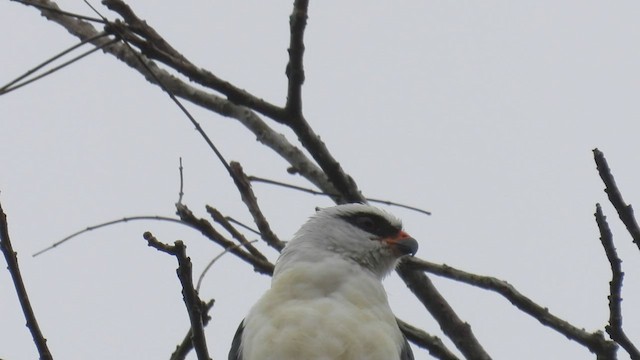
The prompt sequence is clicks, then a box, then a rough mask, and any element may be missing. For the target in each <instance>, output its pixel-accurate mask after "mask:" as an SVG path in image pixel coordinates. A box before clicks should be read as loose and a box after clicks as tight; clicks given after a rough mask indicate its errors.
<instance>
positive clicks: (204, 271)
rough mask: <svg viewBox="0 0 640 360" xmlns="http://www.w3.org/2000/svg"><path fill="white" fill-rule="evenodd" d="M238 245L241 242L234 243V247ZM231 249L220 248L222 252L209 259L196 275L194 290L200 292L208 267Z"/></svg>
mask: <svg viewBox="0 0 640 360" xmlns="http://www.w3.org/2000/svg"><path fill="white" fill-rule="evenodd" d="M257 241H258V240H253V241H251V242H252V243H254V242H257ZM240 246H242V244H236V245H235V247H240ZM231 249H232V248H227V249H224V250H222V252H221V253H220V254H218V255H216V256H215V257H214V258H213V259H211V261H209V263H208V264H207V266H205V267H204V270H202V273H200V276H198V283H197V284H196V290H197V291H198V292H200V286H201V285H202V280H204V277H205V275H207V272H209V269H211V267H212V266H213V264H215V263H216V261H218V260H219V259H220V258H221V257H223V256H224V255H225V254H226V253H228V252H229V250H231Z"/></svg>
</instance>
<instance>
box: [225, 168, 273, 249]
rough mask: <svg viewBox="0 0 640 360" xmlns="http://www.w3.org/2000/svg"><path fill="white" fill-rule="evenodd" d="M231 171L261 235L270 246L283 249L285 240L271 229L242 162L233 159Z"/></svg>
mask: <svg viewBox="0 0 640 360" xmlns="http://www.w3.org/2000/svg"><path fill="white" fill-rule="evenodd" d="M231 171H232V172H233V180H234V181H235V184H236V187H237V188H238V191H239V192H240V196H241V197H242V201H243V202H244V203H245V205H246V206H247V209H249V212H250V213H251V216H252V217H253V222H254V223H255V224H256V226H257V227H258V230H260V236H261V237H262V239H264V241H265V242H266V243H267V244H268V245H269V246H271V247H273V248H274V249H276V250H278V251H280V250H282V249H283V248H284V242H282V241H281V240H280V239H279V238H278V236H277V235H276V234H275V233H274V232H273V231H272V230H271V225H269V222H268V221H267V218H266V217H265V216H264V214H262V210H260V206H259V205H258V199H257V198H256V195H255V194H254V193H253V189H252V188H251V182H250V181H249V178H247V175H246V174H245V173H244V171H243V170H242V166H241V165H240V163H237V162H235V161H232V162H231Z"/></svg>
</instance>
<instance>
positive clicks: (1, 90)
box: [0, 32, 109, 95]
mask: <svg viewBox="0 0 640 360" xmlns="http://www.w3.org/2000/svg"><path fill="white" fill-rule="evenodd" d="M105 36H109V34H107V33H105V32H102V33H100V34H98V35H96V36H94V37H91V38H88V39H85V40H82V41H80V42H79V43H77V44H75V45H73V46H71V47H69V48H67V49H65V50H63V51H61V52H59V53H58V54H56V55H54V56H52V57H50V58H49V59H47V60H45V61H43V62H42V63H40V64H38V65H36V66H35V67H34V68H32V69H30V70H28V71H27V72H25V73H24V74H22V75H20V76H18V77H17V78H15V79H13V80H12V81H10V82H9V83H7V84H5V85H4V86H3V87H1V88H0V95H4V94H6V93H8V92H10V91H13V90H15V89H17V88H20V87H22V86H24V85H27V84H29V83H31V82H33V81H35V80H37V79H40V78H42V77H44V76H46V75H48V74H51V73H53V72H55V71H56V70H59V69H60V68H62V67H64V66H66V65H69V64H71V63H73V62H75V61H76V60H79V59H80V58H81V57H84V56H86V55H89V53H85V54H82V55H81V57H76V58H74V59H73V61H67V62H66V63H64V64H63V65H61V66H58V67H56V68H54V69H52V70H49V71H47V72H46V73H45V74H42V75H39V76H37V77H35V78H33V79H31V80H28V81H25V82H22V83H20V84H18V85H15V84H16V83H18V82H19V81H20V80H22V79H25V78H26V77H28V76H29V75H31V74H33V73H35V72H36V71H38V70H40V69H42V68H44V67H45V66H47V65H49V64H51V63H52V62H54V61H56V60H58V59H60V58H61V57H63V56H65V55H67V54H69V53H70V52H72V51H73V50H75V49H77V48H79V47H81V46H82V45H84V44H86V43H88V42H90V41H93V40H97V39H99V38H101V37H105ZM95 50H96V49H93V50H92V51H91V52H93V51H95ZM14 85H15V86H14Z"/></svg>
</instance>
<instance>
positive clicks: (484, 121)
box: [0, 0, 640, 360]
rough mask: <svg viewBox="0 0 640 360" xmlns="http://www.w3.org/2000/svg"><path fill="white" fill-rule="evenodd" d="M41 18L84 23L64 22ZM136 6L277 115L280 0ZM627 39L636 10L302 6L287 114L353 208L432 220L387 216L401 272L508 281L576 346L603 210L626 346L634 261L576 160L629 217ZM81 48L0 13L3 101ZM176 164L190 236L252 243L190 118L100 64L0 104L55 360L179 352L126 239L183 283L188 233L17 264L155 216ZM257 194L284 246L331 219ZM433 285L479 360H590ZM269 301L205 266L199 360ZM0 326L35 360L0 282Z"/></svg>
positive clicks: (167, 304) (396, 300)
mask: <svg viewBox="0 0 640 360" xmlns="http://www.w3.org/2000/svg"><path fill="white" fill-rule="evenodd" d="M60 4H61V6H63V7H64V8H67V9H71V10H73V11H76V12H81V13H83V14H87V15H93V14H92V13H91V11H90V10H89V9H88V8H87V7H86V6H85V5H84V4H83V3H82V1H79V0H77V1H75V0H74V1H65V2H60ZM94 5H99V2H98V1H96V2H95V3H94ZM131 5H132V7H133V8H134V10H136V11H137V13H138V14H139V15H140V16H141V17H142V18H144V19H146V20H147V21H148V22H149V24H151V25H152V26H154V27H155V28H156V30H158V31H159V32H160V33H161V34H163V35H164V36H165V37H166V38H167V39H168V40H169V41H170V42H172V44H173V45H174V47H176V48H177V49H178V50H179V51H181V52H182V53H183V54H185V55H186V56H187V57H189V58H190V59H192V60H193V61H194V62H195V63H196V64H198V65H199V66H202V67H204V68H207V69H210V70H211V71H213V72H214V73H215V74H217V75H218V76H220V77H222V78H224V79H226V80H228V81H231V82H233V83H234V84H236V85H237V86H239V87H242V88H245V89H247V90H248V91H250V92H252V93H253V94H255V95H257V96H260V97H263V98H265V99H267V100H269V101H272V102H274V103H276V104H282V103H283V102H284V99H285V94H286V77H285V75H284V70H285V64H286V60H287V53H286V49H287V46H288V16H289V13H290V11H291V1H268V2H267V1H258V0H254V1H181V2H161V3H158V2H152V1H136V2H133V1H132V2H131ZM101 9H102V10H101V11H103V13H104V15H106V16H108V17H109V18H114V15H113V14H111V13H109V12H108V11H107V10H106V9H104V8H101ZM638 19H640V3H638V2H637V1H616V2H603V1H528V2H524V1H405V2H392V1H386V2H383V1H376V2H373V1H349V2H346V1H326V0H325V1H312V2H311V5H310V14H309V23H308V27H307V32H306V48H307V51H306V53H305V67H306V79H307V80H306V83H305V86H304V88H303V96H304V112H305V115H306V117H307V119H308V121H309V122H310V123H311V124H312V125H313V126H314V128H315V129H316V130H317V132H318V133H319V134H320V135H321V136H322V139H323V140H324V141H325V142H326V144H327V145H328V147H329V148H330V149H331V151H332V152H333V154H334V155H335V156H336V157H337V158H338V159H339V160H340V162H341V164H342V165H343V167H344V168H345V170H346V171H347V172H348V173H350V174H351V175H352V176H353V177H354V178H355V179H356V181H357V182H358V184H359V186H360V188H361V189H362V190H363V192H364V193H365V195H367V196H370V197H376V198H384V199H389V200H393V201H397V202H402V203H406V204H410V205H413V206H417V207H421V208H424V209H427V210H430V211H432V212H433V216H431V217H427V216H425V215H421V214H418V213H415V212H411V211H407V210H403V209H398V208H390V209H389V210H391V211H392V212H394V213H395V214H396V215H398V216H399V217H401V218H403V219H404V224H405V228H406V230H407V231H408V232H409V233H410V234H412V235H413V236H414V237H415V238H416V239H418V240H419V242H420V250H419V252H418V256H419V257H421V258H424V259H427V260H429V261H434V262H439V263H446V264H448V265H451V266H454V267H458V268H461V269H464V270H467V271H472V272H476V273H479V274H484V275H492V276H497V277H500V278H502V279H505V280H507V281H509V282H510V283H511V284H513V285H514V286H515V287H516V288H518V289H519V290H521V291H522V292H524V293H525V294H526V295H528V296H529V297H530V298H532V299H533V300H534V301H536V302H538V303H539V304H541V305H543V306H546V307H548V308H549V310H550V311H551V312H552V313H554V314H556V315H558V316H560V317H561V318H563V319H566V320H568V321H570V322H571V323H573V324H574V325H576V326H578V327H581V328H582V327H583V328H585V329H587V330H590V331H593V330H595V329H603V327H604V324H605V323H606V321H607V319H608V310H607V294H608V281H609V280H610V270H609V266H608V263H607V260H606V257H605V255H604V252H603V251H602V249H601V245H600V243H599V240H598V231H597V227H596V225H595V221H594V217H593V213H594V211H595V203H596V202H600V203H602V204H603V209H604V211H605V214H606V215H608V219H609V221H610V224H611V226H612V229H613V232H614V236H615V241H616V245H617V248H618V251H619V254H620V255H621V257H622V259H623V261H624V262H623V269H624V271H625V273H626V277H625V287H624V289H623V297H624V300H625V301H624V302H623V306H624V308H623V309H624V321H625V323H624V325H625V329H626V331H627V334H628V335H629V337H630V338H631V339H636V343H637V339H640V308H639V307H638V306H637V304H639V303H640V285H639V284H640V253H639V252H638V249H637V248H636V247H635V245H633V244H632V243H631V239H630V236H629V235H628V234H627V233H626V232H625V230H624V228H623V227H622V226H621V225H620V222H619V220H618V219H617V216H616V215H615V211H614V210H613V208H612V207H611V206H610V205H609V203H608V202H607V199H606V196H605V194H604V193H603V191H602V189H603V185H602V183H601V182H600V179H599V178H598V175H597V173H596V171H595V166H594V163H593V160H592V153H591V150H592V149H593V148H595V147H598V148H600V149H601V150H602V151H604V153H605V155H606V157H607V159H608V160H609V164H610V166H611V167H612V170H613V172H614V175H615V176H616V180H617V181H618V184H619V186H620V187H621V190H622V191H623V195H624V197H625V199H626V200H627V201H628V202H630V203H632V204H635V205H637V206H639V207H640V169H639V167H638V165H639V163H638V154H639V153H640V142H639V141H638V132H639V130H640V126H639V125H638V120H639V119H640V101H638V94H640V70H639V64H640V47H639V46H638V45H637V44H638V39H639V37H640V23H639V22H638ZM76 42H77V40H76V39H75V38H73V37H71V36H70V35H69V34H68V33H67V32H66V31H65V30H63V29H62V28H60V27H59V26H58V25H56V24H54V23H51V22H47V21H46V20H45V19H44V18H42V17H41V16H40V15H39V14H38V12H37V11H36V10H34V9H32V8H27V7H25V6H23V5H21V4H18V3H12V2H9V1H3V2H0V44H1V45H2V48H3V52H2V53H3V54H2V66H0V83H6V82H8V81H9V80H11V79H13V78H14V77H16V76H18V75H20V74H22V73H23V72H25V71H26V70H28V69H30V68H31V67H33V66H34V65H36V64H38V63H39V62H41V61H43V60H45V59H46V58H48V57H50V56H52V55H54V54H55V53H57V52H59V51H61V50H63V49H65V48H66V47H69V46H70V45H72V44H74V43H76ZM188 108H189V109H190V110H191V111H192V112H193V114H194V115H195V116H196V118H197V119H198V121H200V123H201V124H202V125H203V127H204V128H205V130H206V131H207V132H208V134H209V135H210V136H211V138H212V139H213V141H214V142H215V143H216V145H218V146H219V148H220V149H221V150H222V152H223V153H224V155H225V156H226V157H227V158H228V159H231V160H237V161H240V162H241V163H242V164H243V166H244V168H245V171H246V172H247V173H249V174H252V175H257V176H262V177H267V178H271V179H276V180H281V181H287V182H291V183H296V184H300V185H305V186H308V184H306V183H305V182H304V181H302V180H301V179H299V178H297V177H295V176H291V175H288V174H287V173H286V171H285V170H286V168H287V164H286V163H285V162H284V161H282V160H280V159H279V158H278V157H277V156H276V155H274V154H273V153H271V152H270V151H269V150H267V149H265V148H263V147H261V146H260V145H259V144H258V143H257V142H255V138H254V136H253V135H251V134H250V133H249V132H248V131H246V130H245V129H244V128H243V127H242V126H241V125H240V124H238V123H236V122H235V121H234V120H232V119H227V118H223V117H221V116H218V115H215V114H212V113H209V112H206V111H203V110H201V109H199V108H197V107H195V106H192V105H189V106H188ZM277 128H278V130H279V131H282V132H284V133H285V134H287V135H291V134H290V132H288V131H286V129H283V128H279V127H277ZM294 139H295V137H291V140H292V141H293V140H294ZM179 157H182V158H183V162H184V167H185V170H184V176H185V183H184V185H185V188H184V191H185V198H184V201H185V203H186V204H187V205H188V206H189V207H190V208H191V209H192V210H193V211H194V212H195V213H196V214H197V215H199V216H202V217H206V211H205V209H204V205H205V204H210V205H211V206H214V207H216V208H218V209H219V210H220V211H222V212H223V213H225V214H227V215H230V216H233V217H235V218H238V219H241V220H243V221H247V222H250V216H249V215H248V213H247V211H246V210H245V209H244V207H243V205H242V203H241V201H240V199H239V195H237V193H236V192H235V188H234V186H233V183H232V181H231V180H230V179H229V177H228V176H227V175H226V173H225V170H224V168H223V167H222V166H221V165H220V163H219V162H217V161H216V160H215V158H214V156H213V154H212V153H211V152H210V150H208V148H207V147H206V144H205V143H204V142H203V141H202V139H201V138H200V137H199V136H198V134H197V133H196V132H195V131H194V130H193V127H192V126H191V125H190V124H189V122H188V120H187V119H186V118H185V117H184V116H183V115H182V114H181V113H180V111H179V110H178V109H177V108H176V106H175V105H174V104H172V102H171V101H170V100H169V99H168V98H167V96H166V95H165V94H163V93H162V91H160V90H159V89H158V88H156V87H154V86H151V85H150V84H148V83H147V82H146V81H145V80H144V79H143V78H142V77H141V76H140V75H139V74H137V73H134V72H132V71H131V70H130V69H129V68H127V67H126V66H124V65H123V64H121V63H119V62H118V61H116V60H115V59H114V58H112V57H110V56H106V55H103V54H101V53H96V54H94V55H92V56H91V57H89V58H87V59H84V60H82V61H81V62H79V63H77V64H74V65H73V66H71V67H69V68H66V69H64V70H62V71H60V72H59V73H56V74H54V75H53V76H50V77H48V78H46V79H44V80H41V81H38V82H36V83H34V84H32V85H30V86H27V87H25V88H23V89H20V90H18V91H15V92H13V93H10V94H7V95H5V96H2V97H0V169H1V171H0V192H1V193H0V198H1V201H2V204H3V207H4V209H5V211H6V212H7V213H8V215H9V226H10V231H11V236H12V240H13V244H14V248H15V249H16V251H18V255H19V260H20V264H21V267H22V272H23V276H24V278H25V282H26V285H27V289H28V290H29V292H30V296H31V300H32V302H33V305H34V308H35V311H36V314H37V316H38V319H39V321H40V325H41V327H42V329H43V332H44V333H45V335H46V337H47V338H48V340H49V341H48V344H49V346H50V348H51V350H52V352H53V354H54V357H56V358H57V359H162V358H168V356H169V354H170V353H171V352H172V351H173V349H174V347H175V346H176V344H177V343H178V342H179V341H180V340H181V339H182V337H183V336H184V334H185V332H186V331H187V329H188V326H189V325H188V317H187V314H186V311H185V309H184V306H183V303H182V298H181V295H180V286H179V283H178V280H177V278H176V276H175V267H176V262H175V259H173V258H171V257H169V256H167V255H166V254H162V253H159V252H157V251H155V250H153V249H151V248H148V247H147V245H146V242H145V241H144V240H143V239H142V233H143V232H144V231H146V230H149V231H152V232H153V233H154V234H155V235H156V237H157V238H158V239H160V240H162V241H164V242H172V241H174V240H176V239H182V240H184V241H185V242H186V244H187V246H188V249H187V250H188V252H189V254H190V255H191V257H192V260H193V262H194V269H195V271H196V273H199V272H200V271H201V270H202V269H203V268H204V266H205V265H206V263H207V262H208V261H209V260H210V259H211V258H213V257H214V256H216V255H217V254H218V253H220V251H221V249H220V248H219V247H217V246H216V245H212V244H211V243H210V242H208V241H207V240H205V239H204V238H203V237H202V236H201V235H200V234H199V233H197V232H194V231H193V230H191V229H189V228H185V227H181V226H179V225H173V224H167V223H160V222H135V223H127V224H120V225H116V226H112V227H109V228H106V229H101V230H97V231H94V232H90V233H88V234H85V235H83V236H81V237H79V238H76V239H74V240H72V241H71V242H69V243H67V244H65V245H64V246H62V247H60V248H58V249H56V250H54V251H52V252H49V253H46V254H44V255H42V256H40V257H36V258H32V257H31V254H32V253H34V252H36V251H38V250H40V249H42V248H44V247H46V246H48V245H50V244H51V243H53V242H55V241H57V240H60V239H61V238H63V237H65V236H66V235H69V234H70V233H73V232H75V231H77V230H80V229H83V228H85V227H87V226H90V225H95V224H97V223H100V222H104V221H107V220H113V219H117V218H122V217H124V216H134V215H164V216H172V215H173V213H174V203H175V202H176V200H177V195H178V190H179V178H178V158H179ZM254 190H255V191H256V193H257V195H258V197H259V201H260V204H261V206H262V208H263V210H264V212H265V214H266V215H267V216H268V218H269V219H270V220H271V224H272V226H273V228H274V229H275V230H276V231H277V233H278V234H279V235H280V236H281V237H282V238H283V239H288V238H290V236H291V235H292V234H293V233H294V232H295V230H297V228H298V227H299V226H300V224H301V223H302V222H304V220H305V219H306V218H307V217H308V216H309V215H310V214H311V213H312V212H313V209H314V207H315V206H329V205H330V204H331V203H330V202H329V200H327V199H325V198H322V197H314V196H311V195H307V194H302V193H296V192H292V191H289V190H284V189H280V188H274V187H270V186H267V185H263V184H255V185H254ZM261 247H263V246H261ZM263 248H264V247H263ZM265 251H266V252H267V253H268V254H269V257H270V258H271V259H274V260H275V258H276V256H277V255H276V254H275V253H274V252H272V251H270V250H268V249H266V250H265ZM3 268H4V267H3ZM432 278H433V279H434V281H435V283H436V285H437V286H438V288H439V289H440V290H441V291H442V293H443V294H444V295H445V296H446V298H447V299H448V300H449V301H450V303H451V305H452V306H453V307H454V308H455V309H456V310H457V311H458V313H459V315H460V317H461V318H463V319H464V320H466V321H468V322H469V323H470V324H471V326H472V329H473V330H474V332H475V333H476V335H477V337H478V338H479V340H480V342H481V343H482V344H483V345H484V346H485V349H486V350H487V352H488V353H489V354H491V355H492V356H493V358H495V359H514V358H517V359H541V358H544V359H593V358H594V356H593V355H591V354H590V353H589V352H588V351H587V350H585V349H584V348H583V347H581V346H579V345H577V344H575V343H573V342H571V341H569V340H567V339H566V338H564V337H563V336H561V335H559V334H557V333H555V332H553V331H552V330H550V329H547V328H544V327H542V326H541V325H540V324H539V323H538V322H537V321H536V320H534V319H532V318H530V317H529V316H527V315H524V314H522V313H521V312H519V311H517V310H516V309H515V308H513V307H512V306H511V305H510V304H509V303H508V302H507V301H505V300H504V299H502V298H501V297H499V296H498V295H496V294H493V293H488V292H486V291H483V290H479V289H475V288H471V287H469V286H465V285H460V284H457V283H454V282H451V281H449V280H446V279H438V278H437V277H432ZM268 285H269V278H268V277H266V276H261V275H258V274H255V273H254V272H253V271H252V270H251V269H250V268H249V266H246V265H245V264H243V263H241V262H240V261H239V260H237V259H236V258H234V257H233V256H230V255H229V256H225V257H223V258H222V259H221V260H220V261H218V262H217V263H216V264H215V265H214V267H213V268H212V270H211V272H210V273H209V275H208V276H207V277H206V278H205V280H204V283H203V286H202V289H201V297H202V298H203V299H205V300H206V299H210V298H215V299H216V304H215V306H214V308H213V310H212V313H211V314H212V317H213V319H212V321H211V323H210V325H209V326H208V327H207V336H208V340H209V348H210V350H211V353H212V356H213V358H214V359H218V360H219V359H224V358H226V354H227V351H228V349H229V346H230V342H231V338H232V337H233V334H234V332H235V329H236V327H237V325H238V323H239V322H240V321H241V319H242V318H243V316H244V315H245V313H246V312H247V311H248V309H249V308H250V306H251V305H252V304H253V303H254V302H255V301H256V299H257V297H259V296H260V294H261V293H262V292H263V291H264V290H265V289H266V288H267V287H268ZM385 285H386V287H387V290H388V293H389V297H390V302H391V304H392V307H393V309H394V311H395V312H396V313H397V315H398V316H399V317H400V318H402V319H404V320H406V321H408V322H410V323H412V324H415V325H418V326H420V327H422V328H423V329H425V330H426V331H427V332H429V333H431V334H435V335H438V336H442V335H441V333H440V330H439V328H438V326H437V324H436V323H435V322H434V321H433V320H432V319H431V317H430V315H429V314H428V313H427V312H426V311H425V310H423V307H422V306H421V305H420V304H419V303H418V301H417V300H415V298H414V297H413V295H412V294H411V293H410V291H409V290H408V289H407V288H406V286H405V285H404V284H403V283H402V282H401V281H400V280H399V279H398V276H397V275H396V274H392V275H391V276H390V277H389V279H387V280H386V281H385ZM0 304H1V305H0V319H2V321H0V358H2V359H6V360H14V359H17V360H20V359H33V358H36V356H37V353H36V351H35V347H34V346H33V344H32V341H31V339H30V336H29V333H28V331H27V329H26V328H25V327H24V323H25V321H24V318H23V315H22V313H21V311H20V310H19V305H18V302H17V299H16V296H15V292H14V289H13V286H12V284H11V280H10V277H9V275H8V274H7V273H6V272H3V273H0ZM447 344H449V346H450V348H452V349H453V345H451V344H450V343H449V342H447ZM414 349H415V353H416V359H428V358H429V356H428V354H427V353H426V352H425V351H423V350H420V349H418V348H417V347H415V346H414ZM621 354H622V353H621ZM191 358H195V356H192V357H191ZM620 358H621V359H628V357H625V356H620Z"/></svg>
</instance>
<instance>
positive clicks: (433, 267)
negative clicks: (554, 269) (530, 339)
mask: <svg viewBox="0 0 640 360" xmlns="http://www.w3.org/2000/svg"><path fill="white" fill-rule="evenodd" d="M404 265H405V266H406V267H408V268H412V269H414V270H422V271H428V272H430V273H432V274H435V275H438V276H443V277H446V278H448V279H452V280H455V281H459V282H462V283H465V284H469V285H473V286H476V287H479V288H481V289H485V290H491V291H495V292H497V293H498V294H500V295H502V296H503V297H504V298H506V299H507V300H509V302H511V304H513V305H514V306H515V307H517V308H518V309H520V310H521V311H522V312H524V313H526V314H529V315H531V316H532V317H533V318H535V319H536V320H538V321H540V323H542V324H543V325H545V326H548V327H550V328H552V329H554V330H555V331H557V332H559V333H561V334H562V335H564V336H566V337H567V338H569V339H571V340H574V341H576V342H577V343H579V344H581V345H583V346H585V347H587V348H588V349H589V350H590V351H591V352H593V353H595V354H598V355H599V356H602V357H601V358H602V359H615V351H616V346H615V344H614V343H613V342H611V341H608V340H606V339H605V338H604V336H603V335H602V333H601V332H594V333H589V332H587V331H585V330H583V329H580V328H577V327H575V326H573V325H571V324H570V323H568V322H567V321H565V320H562V319H560V318H559V317H557V316H555V315H553V314H551V313H550V312H549V309H547V308H545V307H542V306H540V305H538V304H536V303H535V302H533V301H532V300H531V299H529V298H528V297H526V296H524V295H523V294H522V293H520V292H519V291H518V290H516V289H515V288H514V287H513V286H512V285H511V284H509V283H508V282H506V281H504V280H500V279H496V278H494V277H490V276H481V275H476V274H471V273H468V272H466V271H462V270H458V269H455V268H453V267H451V266H448V265H439V264H434V263H431V262H428V261H424V260H421V259H417V258H409V259H406V260H405V261H404Z"/></svg>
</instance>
